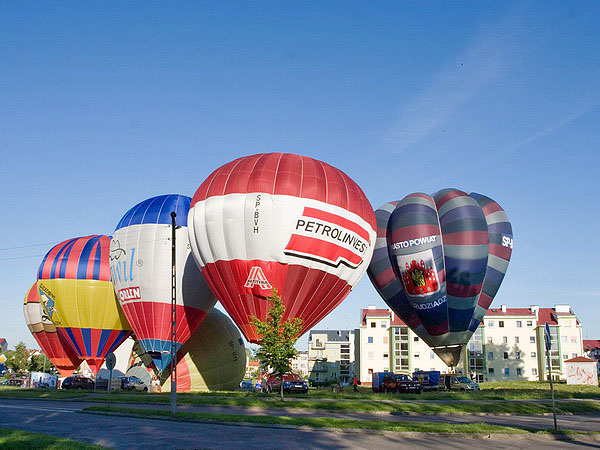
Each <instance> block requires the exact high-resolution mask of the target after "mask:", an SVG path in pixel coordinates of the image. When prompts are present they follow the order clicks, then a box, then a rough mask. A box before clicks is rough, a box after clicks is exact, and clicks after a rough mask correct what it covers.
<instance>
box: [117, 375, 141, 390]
mask: <svg viewBox="0 0 600 450" xmlns="http://www.w3.org/2000/svg"><path fill="white" fill-rule="evenodd" d="M119 379H120V380H121V389H123V390H124V391H144V392H148V386H146V384H145V383H144V382H143V381H142V380H140V379H139V378H138V377H119Z"/></svg>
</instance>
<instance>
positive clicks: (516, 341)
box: [515, 336, 519, 344]
mask: <svg viewBox="0 0 600 450" xmlns="http://www.w3.org/2000/svg"><path fill="white" fill-rule="evenodd" d="M518 343H519V336H515V344H518Z"/></svg>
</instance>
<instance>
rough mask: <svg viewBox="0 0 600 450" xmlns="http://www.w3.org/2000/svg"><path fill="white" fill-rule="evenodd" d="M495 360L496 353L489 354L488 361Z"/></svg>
mask: <svg viewBox="0 0 600 450" xmlns="http://www.w3.org/2000/svg"><path fill="white" fill-rule="evenodd" d="M493 360H494V352H488V361H493Z"/></svg>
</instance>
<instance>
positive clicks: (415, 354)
mask: <svg viewBox="0 0 600 450" xmlns="http://www.w3.org/2000/svg"><path fill="white" fill-rule="evenodd" d="M413 356H414V357H415V358H419V357H420V356H421V354H420V353H419V352H415V353H414V355H413Z"/></svg>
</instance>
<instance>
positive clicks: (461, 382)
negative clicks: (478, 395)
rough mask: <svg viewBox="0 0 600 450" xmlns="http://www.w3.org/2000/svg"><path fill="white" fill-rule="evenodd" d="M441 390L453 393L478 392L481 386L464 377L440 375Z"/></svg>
mask: <svg viewBox="0 0 600 450" xmlns="http://www.w3.org/2000/svg"><path fill="white" fill-rule="evenodd" d="M440 388H442V389H446V390H453V391H478V390H479V384H477V383H475V382H474V381H472V380H470V379H469V378H467V377H465V376H462V375H455V374H447V373H444V374H442V375H440Z"/></svg>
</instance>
